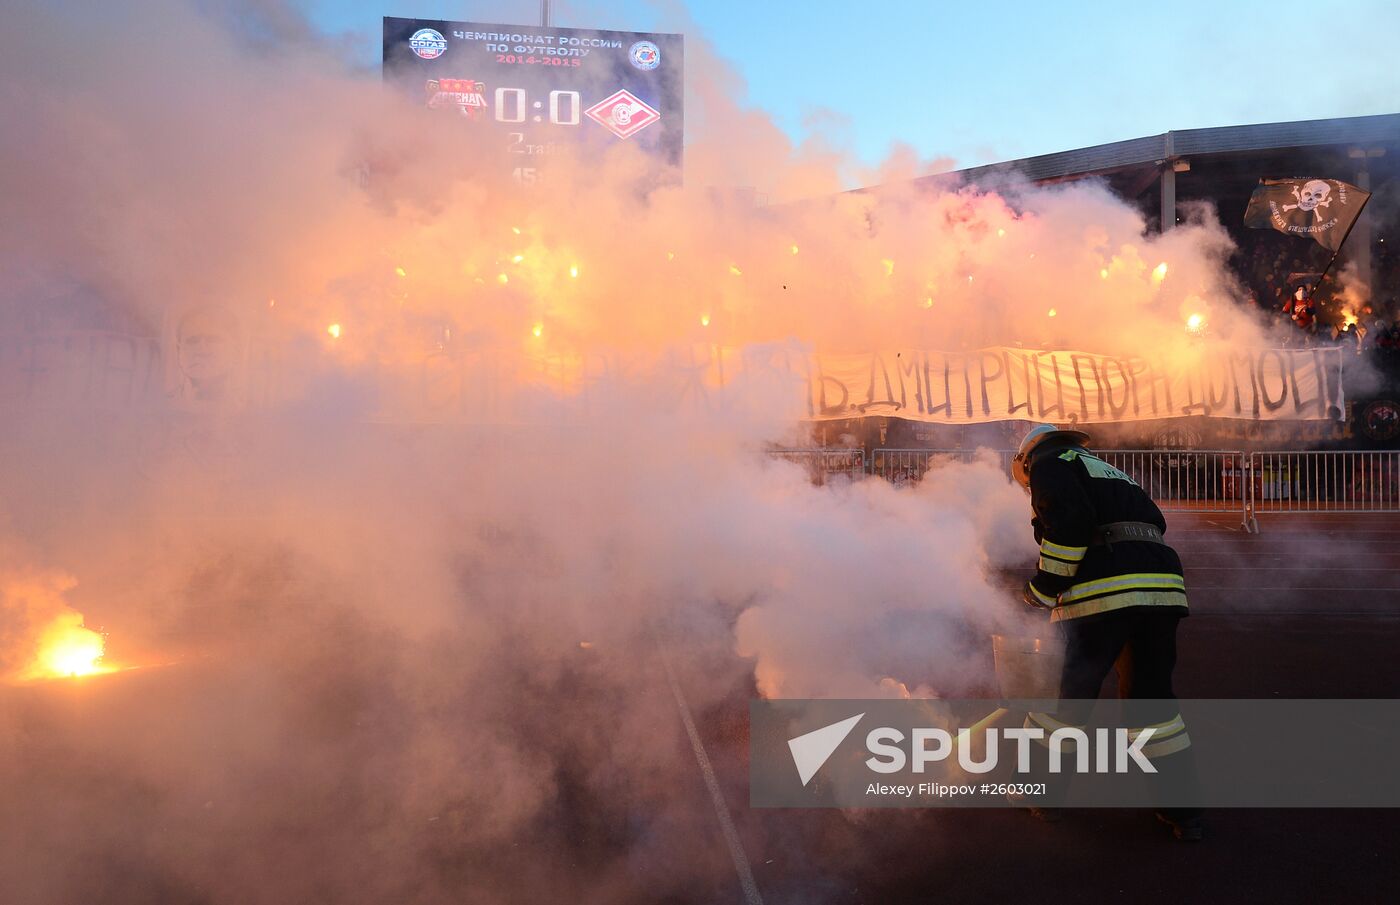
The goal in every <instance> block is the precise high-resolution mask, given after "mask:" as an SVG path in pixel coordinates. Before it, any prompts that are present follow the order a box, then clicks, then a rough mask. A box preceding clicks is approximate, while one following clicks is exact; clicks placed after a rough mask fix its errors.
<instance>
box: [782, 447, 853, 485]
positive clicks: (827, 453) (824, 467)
mask: <svg viewBox="0 0 1400 905" xmlns="http://www.w3.org/2000/svg"><path fill="white" fill-rule="evenodd" d="M768 455H769V456H770V457H772V458H774V459H781V460H782V461H784V462H795V463H797V464H798V465H801V466H803V467H804V468H806V469H807V472H808V474H810V475H811V476H812V483H814V484H825V483H826V482H827V481H828V480H830V479H831V478H834V477H838V476H841V477H846V478H850V479H852V480H854V479H856V478H861V477H865V476H866V475H867V474H869V470H868V469H867V468H866V465H865V450H863V449H827V448H825V447H816V448H813V449H770V450H768Z"/></svg>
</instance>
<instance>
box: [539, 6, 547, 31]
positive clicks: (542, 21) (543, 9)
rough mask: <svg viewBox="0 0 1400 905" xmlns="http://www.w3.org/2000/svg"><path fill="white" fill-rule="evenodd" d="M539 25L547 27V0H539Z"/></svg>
mask: <svg viewBox="0 0 1400 905" xmlns="http://www.w3.org/2000/svg"><path fill="white" fill-rule="evenodd" d="M540 25H543V26H544V27H545V28H548V27H549V0H540Z"/></svg>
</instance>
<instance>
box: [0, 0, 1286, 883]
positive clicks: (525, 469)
mask: <svg viewBox="0 0 1400 905" xmlns="http://www.w3.org/2000/svg"><path fill="white" fill-rule="evenodd" d="M39 36H48V37H47V38H45V39H40V38H39ZM58 38H61V40H59V39H58ZM687 53H688V56H689V58H690V64H691V67H692V68H691V72H690V73H689V81H690V83H691V86H692V89H693V95H692V97H691V103H692V107H691V108H690V109H688V110H687V118H688V120H689V121H690V122H691V123H692V124H693V130H692V134H691V137H690V143H689V145H688V147H687V150H686V165H685V173H684V179H683V180H676V179H671V178H659V179H658V178H657V177H656V175H655V173H654V171H653V170H652V166H651V164H650V163H648V162H647V161H645V160H643V159H642V158H641V157H640V155H638V154H637V153H636V152H635V150H634V149H632V148H630V147H627V146H619V147H617V148H615V149H613V150H611V151H609V152H608V153H604V154H580V155H578V156H577V157H575V158H572V159H564V158H560V159H558V160H556V161H554V162H552V163H551V167H550V170H549V182H548V184H547V185H545V186H543V187H540V188H538V189H534V190H522V189H521V188H520V187H519V186H517V185H515V184H514V182H512V181H511V180H509V179H507V178H504V174H502V177H501V178H497V176H496V174H495V172H494V171H487V170H484V169H474V168H472V167H470V166H463V163H462V162H463V161H464V160H466V161H470V160H472V159H474V158H475V157H481V158H483V159H488V158H489V157H490V153H491V148H490V147H488V145H487V144H486V141H487V140H486V139H484V138H473V137H472V136H471V135H470V134H467V133H462V134H457V135H455V136H454V137H453V138H452V139H451V140H448V139H446V138H445V137H444V134H443V132H442V131H441V130H438V129H437V128H436V126H437V125H438V124H437V121H436V120H433V119H431V118H429V117H428V114H427V113H426V112H425V111H422V110H418V109H414V108H413V107H412V105H409V104H405V103H404V102H403V101H402V99H401V98H399V97H397V96H396V95H394V93H393V92H392V91H391V90H390V89H389V88H386V87H385V86H383V85H382V84H381V82H380V80H379V77H378V74H377V73H372V72H363V71H360V70H358V69H357V68H356V67H355V66H354V65H353V64H351V63H350V62H348V61H347V59H345V58H344V56H343V53H342V51H341V50H340V49H339V48H338V47H337V46H336V45H335V44H334V43H333V42H330V41H327V40H326V39H323V38H321V37H319V36H317V34H316V33H315V31H314V29H312V28H310V27H308V26H307V25H306V24H305V22H304V21H303V20H301V19H300V18H299V17H297V16H296V15H295V14H293V13H291V12H289V11H288V10H286V9H284V8H282V7H280V6H278V5H276V4H272V3H262V4H258V5H257V6H256V7H255V8H252V10H251V12H250V11H249V10H248V9H242V10H239V11H236V12H235V11H234V8H233V7H226V6H221V5H217V4H215V5H209V4H198V3H196V4H185V3H180V2H176V0H147V2H142V3H139V4H121V5H120V6H119V7H118V6H116V5H109V6H102V5H99V6H98V7H96V8H92V9H82V10H79V11H75V10H74V9H73V8H71V7H69V8H65V7H64V6H62V5H59V6H57V7H54V6H52V5H39V4H21V5H19V6H18V7H14V6H12V7H10V8H8V9H7V11H6V28H5V30H4V33H3V37H0V86H2V87H0V115H3V119H4V121H5V122H6V123H7V124H8V126H7V128H6V129H5V130H4V131H3V133H0V163H3V165H0V197H4V198H5V199H6V201H5V205H6V216H5V217H4V218H3V219H2V220H0V248H3V251H0V254H2V255H3V261H2V262H0V263H3V267H4V272H5V274H6V279H5V281H4V284H3V286H0V337H3V345H0V424H2V425H3V431H0V457H3V462H4V467H3V469H0V503H2V504H3V512H4V515H3V517H0V518H2V519H3V520H0V539H3V544H4V550H5V557H4V559H3V564H4V568H5V570H6V575H5V576H4V581H3V582H0V586H3V587H4V588H5V590H4V597H3V599H4V606H5V611H4V614H3V620H2V621H0V669H3V671H4V672H6V673H7V674H17V673H19V672H20V671H22V670H23V669H25V667H26V665H27V664H28V662H29V661H31V660H32V657H33V651H34V649H35V647H36V645H38V644H39V643H40V642H41V632H40V630H41V628H42V626H43V625H44V624H47V623H49V622H51V621H52V620H53V619H56V618H60V617H61V618H64V619H68V620H69V621H70V622H71V614H76V613H81V614H82V618H83V620H84V621H85V624H86V626H87V627H88V628H90V629H97V630H101V631H104V632H106V633H107V662H108V663H109V664H112V665H118V666H132V667H140V668H137V669H132V670H128V671H124V672H118V673H113V674H108V675H104V676H93V677H91V678H90V680H88V681H85V682H82V683H71V682H49V683H29V684H22V685H11V686H9V687H4V688H0V702H3V704H2V705H0V790H3V791H0V809H3V810H4V812H5V813H6V815H7V816H6V819H5V820H4V821H3V822H0V875H3V876H5V877H6V878H7V885H9V888H10V890H12V893H11V894H12V895H14V896H15V899H16V900H17V901H32V902H41V901H55V902H57V901H75V900H89V901H106V902H136V901H141V902H153V901H169V902H208V903H235V902H236V903H240V905H246V903H260V902H266V903H274V902H288V901H306V902H312V901H327V902H352V901H406V902H407V901H412V902H447V901H462V900H463V899H464V897H465V898H467V899H470V900H472V901H482V902H492V901H538V900H541V899H544V898H546V897H548V896H557V895H558V894H559V893H560V892H561V891H566V890H567V891H569V893H570V894H571V897H573V898H576V899H583V900H589V901H595V900H596V901H620V900H628V899H635V900H638V901H643V900H646V901H655V900H661V899H665V898H667V897H668V896H674V897H678V898H679V897H685V896H698V897H699V898H701V899H705V898H707V896H706V895H705V891H706V890H710V889H720V890H727V889H728V888H729V887H728V886H726V885H724V884H726V883H731V882H732V880H730V879H727V878H728V877H729V876H730V875H729V874H728V873H726V872H727V871H729V870H730V868H729V866H728V863H727V861H726V858H727V856H726V855H725V854H724V852H723V850H722V849H721V848H718V847H716V848H715V849H714V850H713V851H710V850H708V849H706V848H704V847H703V846H699V845H694V844H692V843H690V842H688V841H686V840H690V839H694V838H700V837H707V838H708V837H712V836H713V828H712V825H711V823H712V821H713V813H711V812H709V811H707V810H706V806H705V805H703V804H700V805H697V803H696V801H697V799H695V798H694V797H692V796H694V795H695V794H696V793H695V788H694V786H695V780H694V769H695V763H694V759H693V756H692V754H691V752H690V751H689V750H688V748H687V745H686V742H685V740H684V736H683V733H682V732H681V730H680V728H679V723H678V719H677V714H676V707H675V702H674V701H673V700H672V699H671V697H670V696H669V694H668V693H667V692H666V679H665V672H664V669H663V663H662V659H661V658H662V656H663V653H662V652H665V655H666V656H667V657H668V658H669V660H670V662H672V663H673V664H674V670H675V673H676V675H677V681H678V684H679V686H680V687H681V688H683V689H684V693H685V696H686V699H687V700H688V702H689V707H690V708H691V709H692V710H693V711H694V712H695V713H697V714H701V716H702V720H703V719H704V718H705V715H707V714H708V715H710V717H709V718H711V719H715V720H718V719H719V717H718V716H715V715H716V714H719V713H722V712H724V709H725V708H726V707H728V708H730V709H733V708H736V707H738V708H742V702H743V701H744V700H745V699H746V698H748V697H751V696H752V695H753V694H754V693H757V694H762V695H772V696H778V695H782V696H794V697H795V696H816V695H844V696H862V695H871V696H877V695H896V694H910V693H912V694H953V693H957V692H958V691H960V690H967V689H969V688H971V687H976V686H977V685H978V683H981V684H982V685H984V686H985V684H986V683H988V682H989V681H990V677H989V676H988V675H987V671H986V670H987V656H986V635H987V633H988V632H989V631H991V630H992V629H993V628H995V627H996V626H998V625H1001V624H1004V623H1005V622H1006V621H1007V620H1009V619H1012V618H1013V616H1012V615H1011V614H1012V613H1013V612H1014V606H1015V604H1014V603H1012V602H1011V601H1010V600H1009V599H1008V596H1007V594H1006V592H1005V591H1004V590H1002V581H1001V579H1000V577H999V575H1000V573H1001V571H1002V570H1007V569H1016V568H1019V567H1022V566H1025V565H1026V564H1027V563H1029V562H1030V560H1031V557H1032V556H1033V545H1032V543H1031V539H1030V537H1029V534H1030V532H1029V528H1028V525H1027V520H1028V516H1029V513H1028V511H1027V506H1026V502H1025V498H1024V496H1023V495H1022V494H1021V492H1020V491H1019V490H1018V489H1016V488H1015V487H1014V486H1013V485H1012V484H1011V483H1010V482H1009V481H1008V479H1007V477H1006V476H1005V474H1004V473H1002V472H1001V470H1000V468H999V466H997V465H996V464H995V462H994V460H992V459H986V460H981V461H977V462H974V463H972V464H965V465H947V466H944V467H941V468H939V469H936V470H934V471H932V472H930V474H929V476H928V477H927V478H926V479H925V480H924V481H923V482H922V483H921V484H920V485H919V486H918V487H916V488H895V487H893V486H889V485H886V484H884V483H882V482H858V483H855V484H849V485H848V484H839V483H838V484H837V485H836V486H828V487H815V486H813V485H812V483H811V482H810V480H809V477H808V475H807V474H806V473H805V472H804V471H803V470H802V469H801V468H800V467H798V466H795V465H791V464H786V463H781V462H770V461H767V460H766V457H765V456H764V455H763V452H762V450H763V449H764V446H765V444H769V443H780V444H794V443H801V442H802V439H801V438H802V430H801V428H800V426H799V423H798V422H799V419H800V417H801V416H802V414H803V409H802V405H801V399H800V392H794V387H793V386H791V385H789V384H786V383H784V382H782V381H762V380H757V379H755V380H753V381H752V382H750V383H748V384H745V385H743V386H742V390H743V392H740V393H738V394H735V396H734V397H732V398H730V399H729V401H727V402H725V403H724V404H718V403H714V402H712V401H708V400H707V399H706V398H705V397H704V394H703V392H700V391H698V390H697V391H695V392H693V393H692V392H690V390H689V389H687V385H686V384H685V383H684V381H680V382H679V383H678V382H677V378H676V377H675V376H674V374H675V372H674V369H671V370H663V369H660V368H659V367H658V364H657V363H658V362H659V361H670V362H672V363H674V362H676V361H681V362H683V361H684V360H685V354H686V350H693V349H694V348H697V347H702V348H709V347H714V346H724V347H732V348H740V349H755V348H766V349H792V350H807V351H817V352H863V351H874V350H882V349H890V348H896V347H898V348H931V349H949V350H956V349H961V348H969V349H970V348H976V347H979V346H985V345H1017V344H1021V345H1025V346H1026V347H1039V348H1072V349H1080V350H1085V351H1113V352H1115V353H1117V354H1120V355H1127V354H1134V353H1142V352H1147V351H1151V352H1154V353H1158V354H1160V353H1167V354H1174V355H1179V356H1181V357H1183V359H1187V360H1189V356H1191V355H1194V354H1197V352H1198V351H1199V349H1200V348H1201V343H1202V340H1200V339H1199V337H1193V336H1192V335H1189V334H1188V333H1187V331H1186V330H1185V329H1184V328H1183V324H1184V323H1185V320H1186V318H1187V317H1189V316H1190V315H1191V314H1200V315H1201V316H1202V317H1204V318H1205V319H1206V320H1207V321H1208V322H1209V324H1210V325H1211V331H1210V333H1211V336H1212V337H1215V338H1217V339H1220V340H1223V341H1228V342H1234V343H1249V342H1252V341H1255V340H1257V339H1258V338H1259V337H1260V333H1259V328H1258V327H1257V325H1255V324H1254V323H1253V322H1252V321H1250V320H1248V319H1247V317H1246V316H1245V315H1243V314H1240V313H1237V311H1236V309H1235V308H1234V306H1233V304H1232V303H1231V302H1230V298H1231V296H1232V294H1233V292H1234V287H1233V285H1232V283H1231V281H1230V280H1229V278H1228V277H1227V276H1226V274H1225V272H1224V269H1223V266H1222V262H1223V261H1224V260H1225V257H1226V256H1227V255H1228V254H1229V251H1230V246H1229V242H1228V239H1227V238H1226V236H1225V233H1224V231H1223V230H1222V229H1221V228H1220V226H1219V224H1218V223H1217V222H1215V221H1214V219H1213V216H1212V215H1211V214H1210V213H1209V211H1202V212H1200V213H1199V214H1198V215H1197V216H1196V217H1194V218H1193V219H1192V220H1191V221H1190V222H1189V223H1186V224H1184V225H1183V226H1182V228H1180V229H1177V230H1173V231H1172V232H1171V233H1169V234H1168V235H1166V236H1156V235H1150V234H1148V232H1147V230H1146V224H1145V223H1144V219H1143V217H1142V215H1141V214H1140V213H1139V212H1137V211H1135V210H1134V209H1132V208H1130V207H1128V206H1126V205H1124V204H1123V203H1121V202H1120V201H1118V200H1116V199H1114V198H1113V197H1112V196H1111V195H1110V194H1109V193H1108V192H1107V191H1106V190H1105V189H1104V188H1102V187H1100V186H1097V185H1095V184H1092V183H1089V184H1076V185H1070V186H1064V187H1058V188H1051V189H1040V188H1034V187H1031V186H1019V187H1012V188H1003V189H1002V190H1000V191H999V192H996V193H993V192H988V191H983V190H981V189H979V188H977V187H975V186H961V185H958V184H957V183H956V182H949V181H946V180H945V181H942V182H939V183H938V184H937V185H930V184H925V183H919V184H911V183H908V182H904V181H894V180H903V179H904V178H905V177H908V176H912V175H915V174H917V173H918V172H920V171H927V170H928V169H929V165H925V164H921V163H920V162H919V161H918V159H917V155H914V154H913V153H912V152H910V151H907V150H903V149H901V150H898V151H896V152H895V153H894V154H893V155H892V157H891V160H890V161H889V163H888V165H887V167H885V168H883V169H882V170H881V173H880V177H881V178H888V179H890V180H892V181H891V182H889V183H888V184H887V185H886V186H885V187H884V188H882V189H879V190H875V191H869V192H862V193H845V194H842V193H839V192H838V189H840V188H841V187H842V173H843V172H846V171H848V170H849V167H850V163H849V162H848V161H846V160H844V159H842V158H841V157H840V155H839V154H838V153H836V152H834V151H832V150H831V148H830V146H828V145H826V144H823V143H820V142H812V143H808V144H805V145H798V146H794V145H793V144H792V143H791V142H790V140H789V139H788V138H786V137H785V136H784V135H783V134H782V133H781V131H780V130H779V129H777V127H776V126H775V125H774V124H773V123H772V121H771V120H770V119H768V117H767V116H765V115H764V114H763V113H762V112H760V111H756V110H752V109H747V108H745V107H743V106H742V105H740V104H739V103H737V102H736V100H735V97H736V92H737V90H738V89H737V83H736V81H735V80H734V78H733V77H732V75H731V74H729V73H728V72H727V70H726V69H725V66H724V63H723V62H722V61H720V60H719V59H718V58H716V57H715V56H714V55H713V54H712V53H711V52H710V51H709V50H708V48H707V47H706V46H705V45H704V43H703V41H702V40H700V38H699V36H696V37H695V38H694V39H691V38H690V36H688V45H687ZM940 166H941V165H940ZM741 188H742V189H747V190H744V191H741V190H739V189H741ZM762 198H766V199H767V201H768V203H767V204H758V203H755V201H756V199H762ZM1163 263H1165V264H1166V265H1167V267H1166V268H1165V269H1164V268H1161V266H1160V265H1162V264H1163ZM691 389H693V388H691ZM24 588H28V589H29V590H28V591H24V592H23V593H21V591H22V590H23V589H24ZM35 588H38V589H39V591H41V592H42V593H39V591H34V589H35ZM36 601H37V602H36ZM40 609H42V610H43V612H42V614H41V613H39V612H38V611H39V610H40ZM65 614H70V615H65ZM41 615H42V616H43V618H39V617H40V616H41ZM11 881H12V882H11ZM580 890H590V892H588V893H586V894H585V893H581V892H580ZM638 890H642V891H644V892H638ZM708 898H713V896H709V897H708Z"/></svg>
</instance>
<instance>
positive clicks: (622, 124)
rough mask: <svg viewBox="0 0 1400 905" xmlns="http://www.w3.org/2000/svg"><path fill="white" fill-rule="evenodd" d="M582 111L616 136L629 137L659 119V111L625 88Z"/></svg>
mask: <svg viewBox="0 0 1400 905" xmlns="http://www.w3.org/2000/svg"><path fill="white" fill-rule="evenodd" d="M583 112H584V113H585V114H587V115H588V118H589V119H591V120H593V121H594V122H595V123H597V124H598V125H600V126H602V127H603V128H605V129H607V130H608V131H609V132H611V133H612V134H614V135H616V136H617V137H618V138H631V137H632V136H633V135H636V134H637V133H638V132H640V131H642V130H643V129H645V128H646V127H647V126H649V125H651V124H652V123H654V122H656V121H657V120H659V119H661V114H660V113H659V112H657V111H656V110H655V109H653V108H652V107H651V106H650V105H649V104H647V103H646V102H645V101H643V100H641V99H640V98H638V97H637V96H636V95H635V94H633V93H632V92H630V91H628V90H627V89H625V88H624V89H623V90H621V91H618V92H617V93H615V94H613V95H611V96H609V97H607V98H606V99H604V100H601V101H599V102H598V103H596V104H594V105H593V106H592V107H589V108H588V109H587V110H585V111H583Z"/></svg>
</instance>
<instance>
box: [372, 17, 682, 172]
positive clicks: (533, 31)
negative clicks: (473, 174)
mask: <svg viewBox="0 0 1400 905" xmlns="http://www.w3.org/2000/svg"><path fill="white" fill-rule="evenodd" d="M684 74H685V58H684V41H683V38H682V37H681V36H680V35H671V34H649V33H638V32H630V31H594V30H587V29H578V28H553V27H533V26H523V25H486V24H482V23H478V22H451V21H445V20H440V19H401V18H394V17H389V16H386V17H385V18H384V77H385V80H386V81H388V82H389V83H391V84H393V85H395V86H397V87H399V88H400V89H401V90H402V91H404V92H405V93H406V94H408V95H409V96H411V97H412V98H413V99H414V101H415V102H416V103H420V104H423V105H425V106H426V107H428V108H430V109H432V110H435V111H438V112H440V113H441V114H442V115H443V117H444V118H445V119H449V120H454V121H455V122H456V123H457V124H458V125H459V126H460V127H461V128H467V129H479V130H492V133H493V134H495V135H498V136H499V138H500V142H501V144H500V147H501V149H502V151H503V152H504V153H505V154H506V155H508V157H507V159H508V160H509V165H510V169H511V171H512V173H513V175H514V176H515V178H516V179H517V180H519V181H520V182H522V183H525V184H531V183H534V182H536V181H537V179H538V178H539V174H540V172H541V171H542V170H544V169H547V166H548V160H549V158H550V157H551V156H553V155H558V154H569V153H573V152H574V151H576V150H578V149H579V148H580V147H581V146H584V145H594V146H598V145H604V144H607V143H615V142H629V143H632V144H634V145H637V146H639V147H640V148H641V149H642V150H643V151H645V152H647V153H648V154H650V155H652V156H654V157H655V158H656V159H657V160H658V162H660V163H664V164H669V165H673V166H674V165H679V164H680V162H681V148H682V143H683V139H684V133H685V117H684V109H685V108H684Z"/></svg>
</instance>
